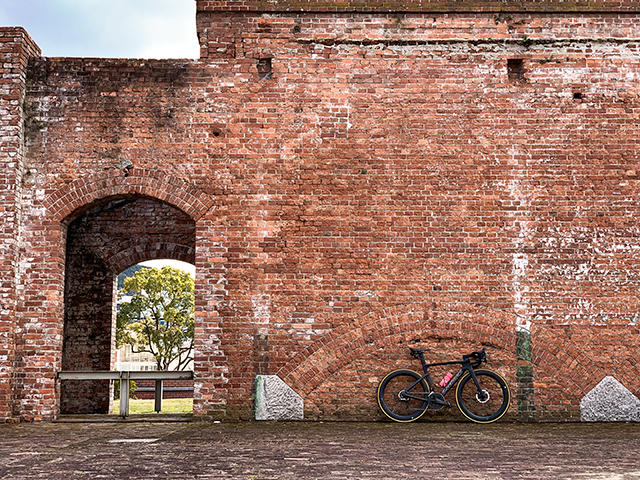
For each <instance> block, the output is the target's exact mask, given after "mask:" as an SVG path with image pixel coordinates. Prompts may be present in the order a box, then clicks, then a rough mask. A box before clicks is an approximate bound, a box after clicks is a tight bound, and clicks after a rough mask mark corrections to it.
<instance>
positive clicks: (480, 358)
mask: <svg viewBox="0 0 640 480" xmlns="http://www.w3.org/2000/svg"><path fill="white" fill-rule="evenodd" d="M462 358H463V359H464V360H471V359H473V360H475V361H472V366H473V367H474V368H475V367H477V366H478V365H480V364H481V363H482V362H486V361H487V351H486V350H485V349H484V348H483V349H482V350H478V351H477V352H472V353H470V354H468V355H463V356H462Z"/></svg>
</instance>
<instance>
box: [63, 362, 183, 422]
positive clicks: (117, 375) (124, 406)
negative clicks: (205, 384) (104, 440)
mask: <svg viewBox="0 0 640 480" xmlns="http://www.w3.org/2000/svg"><path fill="white" fill-rule="evenodd" d="M56 377H57V378H58V379H60V380H120V416H121V417H123V418H125V417H126V416H127V415H129V382H130V381H131V380H155V381H156V400H155V411H156V412H160V411H161V410H162V382H163V380H193V372H192V371H184V372H162V371H157V370H156V371H142V372H140V371H121V372H116V371H98V372H69V371H65V372H58V373H57V374H56Z"/></svg>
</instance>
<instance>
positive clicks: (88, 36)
mask: <svg viewBox="0 0 640 480" xmlns="http://www.w3.org/2000/svg"><path fill="white" fill-rule="evenodd" d="M195 3H196V2H195V1H194V0H3V1H2V3H1V4H0V25H5V26H23V27H25V28H26V30H27V31H28V32H29V34H30V35H31V37H32V38H33V39H34V40H35V42H36V43H37V44H38V45H39V46H40V48H41V49H42V54H43V55H44V56H63V57H118V58H197V57H198V55H199V48H198V41H197V36H196V27H195Z"/></svg>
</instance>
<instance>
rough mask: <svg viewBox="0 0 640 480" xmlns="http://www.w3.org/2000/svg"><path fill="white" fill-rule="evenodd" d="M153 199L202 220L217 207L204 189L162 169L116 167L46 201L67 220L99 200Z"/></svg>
mask: <svg viewBox="0 0 640 480" xmlns="http://www.w3.org/2000/svg"><path fill="white" fill-rule="evenodd" d="M131 195H135V196H142V197H149V198H153V199H156V200H159V201H162V202H165V203H168V204H170V205H172V206H174V207H176V208H179V209H180V210H182V211H183V212H185V213H186V214H187V215H189V216H190V217H191V218H192V219H193V220H194V221H198V220H199V219H200V218H201V217H202V216H203V215H205V214H206V213H207V211H209V210H210V209H211V207H212V206H213V200H212V199H211V198H210V197H209V195H207V194H206V193H205V192H203V191H202V190H200V189H198V188H197V187H195V186H194V185H192V184H189V183H187V182H185V181H184V180H181V179H180V178H177V177H172V176H169V175H167V174H166V173H163V172H161V171H158V170H149V169H146V168H134V169H131V170H130V171H129V172H125V171H123V170H118V169H113V170H106V171H104V172H99V173H95V174H91V175H87V176H86V177H82V178H79V179H77V180H74V181H73V182H71V183H69V184H67V185H65V186H64V187H62V188H60V189H58V190H56V191H55V192H53V193H52V194H51V195H49V196H48V197H47V198H46V199H45V201H44V202H43V205H44V207H45V208H46V209H47V211H48V212H49V215H50V218H51V219H52V220H54V221H60V222H62V221H64V220H66V219H68V218H69V217H71V216H72V215H77V214H79V213H82V211H83V209H86V208H87V206H89V205H91V204H92V203H94V202H95V201H98V200H101V199H104V198H108V197H116V196H121V197H124V196H131Z"/></svg>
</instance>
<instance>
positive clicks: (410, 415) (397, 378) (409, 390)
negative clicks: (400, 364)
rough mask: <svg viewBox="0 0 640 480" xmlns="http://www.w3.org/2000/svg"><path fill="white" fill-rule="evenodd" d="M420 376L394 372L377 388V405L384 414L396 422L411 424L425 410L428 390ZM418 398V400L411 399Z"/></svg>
mask: <svg viewBox="0 0 640 480" xmlns="http://www.w3.org/2000/svg"><path fill="white" fill-rule="evenodd" d="M421 378H422V375H418V374H417V373H416V372H414V371H413V370H395V371H393V372H391V373H390V374H388V375H387V376H386V377H384V378H383V379H382V382H380V385H379V386H378V405H380V409H381V410H382V411H383V412H384V414H385V415H386V416H387V417H389V418H390V419H391V420H395V421H396V422H412V421H414V420H417V419H418V418H420V417H421V416H422V414H423V413H424V412H425V411H426V410H427V406H428V404H427V402H426V401H425V400H422V399H424V398H426V397H427V394H428V389H427V384H426V383H425V382H424V380H421ZM411 397H418V398H411Z"/></svg>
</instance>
